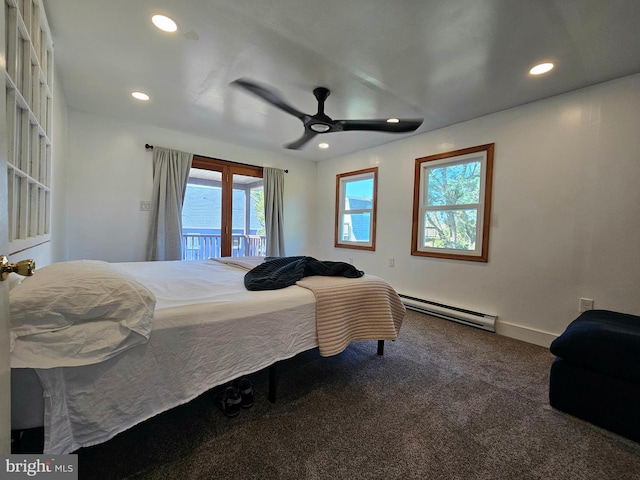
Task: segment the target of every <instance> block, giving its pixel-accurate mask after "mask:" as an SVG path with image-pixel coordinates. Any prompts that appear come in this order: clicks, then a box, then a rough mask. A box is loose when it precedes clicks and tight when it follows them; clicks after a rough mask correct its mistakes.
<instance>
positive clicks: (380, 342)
mask: <svg viewBox="0 0 640 480" xmlns="http://www.w3.org/2000/svg"><path fill="white" fill-rule="evenodd" d="M378 355H384V340H378Z"/></svg>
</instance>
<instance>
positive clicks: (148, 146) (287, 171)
mask: <svg viewBox="0 0 640 480" xmlns="http://www.w3.org/2000/svg"><path fill="white" fill-rule="evenodd" d="M144 148H146V149H147V150H153V145H149V144H148V143H145V144H144ZM196 156H197V157H203V158H210V159H211V160H219V159H218V158H213V157H205V156H204V155H196ZM224 161H229V160H224ZM231 163H237V164H238V165H247V166H249V167H255V166H256V165H249V164H248V163H240V162H231ZM284 173H289V170H285V171H284Z"/></svg>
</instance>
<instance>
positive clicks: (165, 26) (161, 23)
mask: <svg viewBox="0 0 640 480" xmlns="http://www.w3.org/2000/svg"><path fill="white" fill-rule="evenodd" d="M151 21H152V22H153V24H154V25H155V26H156V27H158V28H159V29H160V30H163V31H165V32H175V31H176V30H178V24H177V23H176V22H175V21H174V20H173V19H171V18H169V17H167V16H166V15H154V16H153V17H151Z"/></svg>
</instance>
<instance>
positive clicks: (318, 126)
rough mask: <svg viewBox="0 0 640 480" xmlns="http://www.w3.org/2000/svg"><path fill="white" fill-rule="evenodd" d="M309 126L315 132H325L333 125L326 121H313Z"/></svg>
mask: <svg viewBox="0 0 640 480" xmlns="http://www.w3.org/2000/svg"><path fill="white" fill-rule="evenodd" d="M309 128H310V129H311V130H313V131H314V132H318V133H325V132H328V131H329V129H330V128H331V127H330V126H329V125H327V124H326V123H312V124H311V125H309Z"/></svg>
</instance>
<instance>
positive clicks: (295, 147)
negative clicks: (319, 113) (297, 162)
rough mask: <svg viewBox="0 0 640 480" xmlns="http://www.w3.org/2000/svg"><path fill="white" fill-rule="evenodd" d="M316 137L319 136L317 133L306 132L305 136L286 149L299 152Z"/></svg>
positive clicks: (288, 145)
mask: <svg viewBox="0 0 640 480" xmlns="http://www.w3.org/2000/svg"><path fill="white" fill-rule="evenodd" d="M316 135H317V133H316V132H313V131H311V130H305V131H304V134H303V135H302V136H301V137H300V138H299V139H298V140H296V141H295V142H291V143H289V144H287V145H285V147H286V148H288V149H290V150H299V149H300V148H301V147H302V146H303V145H305V144H306V143H307V142H308V141H309V140H311V139H312V138H313V137H315V136H316Z"/></svg>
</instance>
